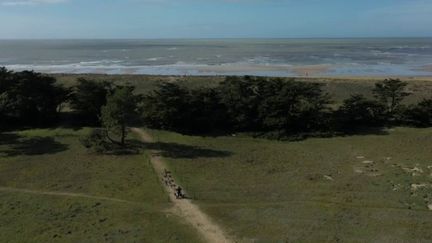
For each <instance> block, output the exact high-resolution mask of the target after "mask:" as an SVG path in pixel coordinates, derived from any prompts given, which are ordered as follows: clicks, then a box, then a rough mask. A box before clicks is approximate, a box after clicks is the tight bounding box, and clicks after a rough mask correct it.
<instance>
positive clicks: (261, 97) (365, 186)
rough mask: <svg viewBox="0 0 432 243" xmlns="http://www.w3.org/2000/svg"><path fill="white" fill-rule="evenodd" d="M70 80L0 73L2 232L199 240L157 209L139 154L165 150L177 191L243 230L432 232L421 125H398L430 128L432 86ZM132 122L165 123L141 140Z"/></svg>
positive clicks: (339, 237)
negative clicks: (131, 128)
mask: <svg viewBox="0 0 432 243" xmlns="http://www.w3.org/2000/svg"><path fill="white" fill-rule="evenodd" d="M70 77H73V79H74V80H73V81H72V80H71V78H70ZM80 77H81V79H79V80H78V81H75V78H76V76H62V75H59V76H56V77H53V76H47V75H43V74H39V73H35V72H29V71H24V72H11V71H8V70H6V69H4V68H2V69H0V125H2V127H0V214H1V215H2V217H0V225H1V226H2V227H0V235H2V239H5V240H6V241H8V242H28V241H44V242H51V241H61V242H76V241H86V242H101V241H108V242H124V241H128V242H134V241H135V242H142V241H145V242H170V241H180V242H199V241H200V239H198V238H197V236H196V235H197V234H196V232H195V231H194V230H192V229H191V228H190V227H189V226H187V225H185V224H183V223H181V222H180V220H181V219H178V218H176V217H175V216H173V215H171V214H169V213H167V212H166V209H167V208H168V207H169V206H170V205H169V202H168V199H167V196H166V195H165V192H164V191H163V190H162V188H161V186H160V183H159V182H158V179H157V177H156V175H155V174H154V171H153V169H152V168H151V166H150V164H149V163H148V157H147V154H146V152H145V151H146V150H158V151H159V152H160V155H161V156H163V157H165V158H167V159H168V164H169V167H170V168H169V169H170V170H172V171H173V175H174V177H176V178H175V179H176V181H178V182H179V184H180V185H182V187H184V189H185V190H186V192H187V194H188V196H191V197H192V199H193V200H194V201H195V202H196V203H198V204H199V205H200V208H202V209H204V210H205V211H206V212H207V213H208V214H210V215H211V216H212V217H213V218H214V219H216V221H217V222H219V223H220V224H222V225H223V227H224V228H226V229H227V230H228V231H229V233H230V234H231V235H234V236H236V237H237V238H238V239H240V240H245V241H258V242H279V241H280V242H283V241H288V242H290V241H294V242H316V241H328V242H335V241H389V242H393V241H398V240H399V241H400V240H402V241H425V242H426V241H431V240H432V236H431V234H430V232H431V228H430V227H429V225H431V223H432V222H431V220H430V219H431V217H430V212H429V211H428V210H429V209H430V208H432V198H431V196H430V195H431V193H432V191H431V188H432V185H430V183H429V179H430V178H429V174H430V173H431V172H432V171H430V166H431V165H430V158H431V157H430V156H431V154H430V143H431V142H432V141H430V140H431V137H430V134H431V129H430V128H422V129H418V128H408V127H407V126H418V127H431V126H432V100H431V98H432V97H430V92H429V91H430V90H432V89H429V91H428V88H425V87H432V86H427V85H426V84H424V83H422V84H419V83H414V84H413V83H407V82H403V81H400V80H394V79H390V80H384V81H382V80H373V81H369V82H366V84H365V83H363V82H357V83H356V82H351V83H343V82H341V81H334V82H333V81H331V82H329V83H327V82H326V81H325V80H323V81H319V80H294V79H283V78H264V77H249V76H246V77H227V78H221V77H214V78H213V79H212V80H215V81H214V82H213V81H208V79H205V78H202V77H191V78H190V79H188V78H185V77H177V78H176V79H178V80H179V81H177V82H173V81H175V80H174V79H173V78H170V79H169V80H167V81H169V82H159V80H157V79H155V78H153V77H146V79H145V80H150V81H149V82H148V83H146V82H138V81H134V79H135V78H136V79H137V80H140V79H141V78H143V77H133V76H97V77H96V78H95V76H92V75H83V76H80ZM112 79H119V80H120V81H115V82H113V80H112ZM130 79H132V80H130ZM57 80H59V81H57ZM143 80H144V79H143ZM200 80H204V81H203V82H198V81H200ZM126 81H128V82H131V83H132V84H133V85H130V84H127V83H126ZM134 82H135V83H134ZM416 85H417V86H416ZM428 85H429V84H428ZM72 121H74V122H72ZM75 121H78V123H75ZM77 124H79V126H77ZM131 125H134V126H141V125H142V126H146V127H151V128H156V129H162V130H165V131H159V130H153V131H152V133H153V137H154V138H155V139H156V140H157V141H156V142H155V143H142V142H139V141H137V140H136V139H135V138H134V137H133V134H130V133H128V130H127V127H128V126H131ZM81 126H93V128H81ZM403 126H405V127H403ZM38 127H49V128H45V129H41V128H38ZM65 127H68V128H65ZM170 131H174V132H170ZM176 132H178V133H176ZM182 134H183V135H182ZM184 134H189V135H184ZM249 134H253V135H256V136H259V137H271V138H276V139H278V140H285V139H287V138H295V139H298V138H305V137H306V136H308V137H318V136H321V137H322V136H328V137H330V136H332V137H331V138H310V139H306V140H303V139H302V140H301V141H296V142H283V141H277V140H265V139H261V138H251V137H250V136H249ZM356 134H358V135H356ZM192 135H193V136H192ZM195 135H200V136H195ZM205 135H217V136H216V137H210V136H205ZM227 135H229V136H227ZM339 135H344V136H339ZM347 135H349V136H347ZM359 135H361V136H359ZM80 144H81V145H80ZM82 145H84V146H82ZM89 150H90V151H93V152H96V153H91V152H90V153H89ZM142 153H144V155H143V154H142ZM221 178H223V180H221Z"/></svg>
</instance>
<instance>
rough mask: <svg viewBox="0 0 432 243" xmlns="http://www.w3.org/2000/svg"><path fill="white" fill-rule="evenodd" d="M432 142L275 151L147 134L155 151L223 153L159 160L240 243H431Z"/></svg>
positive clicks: (384, 140) (388, 137) (367, 141)
mask: <svg viewBox="0 0 432 243" xmlns="http://www.w3.org/2000/svg"><path fill="white" fill-rule="evenodd" d="M431 134H432V129H431V128H426V129H425V128H422V129H417V128H402V127H396V128H392V129H389V130H384V131H382V132H380V133H378V134H370V135H353V136H346V137H334V138H310V139H307V140H304V141H300V142H281V141H275V140H266V139H257V138H255V139H253V138H250V137H248V136H241V135H238V136H236V137H232V136H219V137H200V136H188V135H181V134H178V133H173V132H167V131H156V130H153V131H152V135H153V137H154V138H157V142H159V143H164V144H179V145H182V146H199V147H201V148H202V149H205V150H213V151H219V153H218V154H196V156H193V157H192V156H181V157H180V156H174V155H166V156H165V158H166V160H167V161H168V164H169V168H170V170H171V171H173V174H174V175H175V177H176V181H179V183H180V184H181V185H183V186H184V188H185V190H186V192H187V193H188V195H190V196H191V197H192V198H193V200H194V202H195V203H197V204H199V206H200V208H201V209H203V210H205V211H206V212H207V213H208V214H209V215H210V216H212V218H214V219H215V220H216V221H217V222H219V223H220V224H221V225H223V226H225V227H226V228H227V230H228V231H229V232H230V233H231V234H232V235H235V236H237V237H238V239H240V241H241V240H243V241H245V242H248V241H255V242H338V241H340V242H373V241H380V242H427V241H431V240H432V234H431V230H432V218H431V216H432V211H430V210H429V209H428V206H429V205H430V204H432V197H431V195H432V185H431V181H430V176H429V175H430V173H431V172H432V170H431V167H430V166H431V158H432V157H431V150H430V149H431V148H430V144H432V136H431ZM222 152H224V154H228V156H220V155H219V154H221V153H222Z"/></svg>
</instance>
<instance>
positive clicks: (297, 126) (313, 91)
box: [259, 79, 330, 136]
mask: <svg viewBox="0 0 432 243" xmlns="http://www.w3.org/2000/svg"><path fill="white" fill-rule="evenodd" d="M261 93H262V102H261V104H260V107H259V111H260V120H262V125H263V127H264V128H265V129H266V130H270V131H278V132H279V134H280V136H281V135H291V134H298V133H307V132H315V131H318V130H324V129H325V128H326V127H327V124H326V120H327V119H326V118H327V110H328V108H327V106H328V104H329V103H330V99H329V96H328V95H327V94H325V93H324V92H323V91H322V89H321V85H320V84H316V83H303V82H296V81H293V80H290V81H283V80H280V79H272V80H270V81H268V82H266V84H265V85H264V88H263V91H262V92H261Z"/></svg>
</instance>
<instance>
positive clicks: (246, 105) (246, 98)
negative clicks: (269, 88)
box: [218, 76, 267, 131]
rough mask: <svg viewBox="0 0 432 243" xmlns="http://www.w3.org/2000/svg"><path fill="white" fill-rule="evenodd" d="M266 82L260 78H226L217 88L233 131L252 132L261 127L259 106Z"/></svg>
mask: <svg viewBox="0 0 432 243" xmlns="http://www.w3.org/2000/svg"><path fill="white" fill-rule="evenodd" d="M266 82H267V80H266V79H265V78H261V77H250V76H245V77H243V78H242V77H227V78H226V79H225V81H224V82H222V83H221V84H220V86H219V87H218V91H219V94H220V97H221V102H222V104H224V105H225V107H226V110H227V113H228V116H229V120H230V121H231V123H232V125H233V127H234V129H236V130H240V131H254V130H258V129H259V128H260V127H261V121H260V120H259V116H258V113H259V111H258V110H259V106H260V103H261V101H262V93H261V92H262V90H263V86H264V85H265V83H266Z"/></svg>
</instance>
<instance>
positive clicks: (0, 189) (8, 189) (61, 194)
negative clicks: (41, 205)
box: [0, 187, 138, 204]
mask: <svg viewBox="0 0 432 243" xmlns="http://www.w3.org/2000/svg"><path fill="white" fill-rule="evenodd" d="M0 192H18V193H27V194H37V195H46V196H59V197H79V198H89V199H96V200H103V201H111V202H119V203H131V204H138V202H132V201H127V200H122V199H118V198H112V197H99V196H92V195H87V194H81V193H72V192H50V191H39V190H30V189H21V188H13V187H0Z"/></svg>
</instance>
